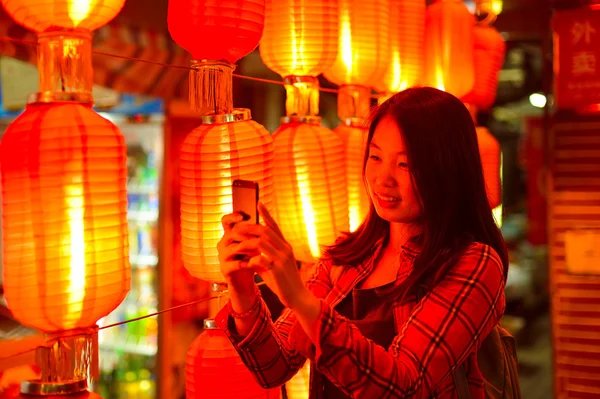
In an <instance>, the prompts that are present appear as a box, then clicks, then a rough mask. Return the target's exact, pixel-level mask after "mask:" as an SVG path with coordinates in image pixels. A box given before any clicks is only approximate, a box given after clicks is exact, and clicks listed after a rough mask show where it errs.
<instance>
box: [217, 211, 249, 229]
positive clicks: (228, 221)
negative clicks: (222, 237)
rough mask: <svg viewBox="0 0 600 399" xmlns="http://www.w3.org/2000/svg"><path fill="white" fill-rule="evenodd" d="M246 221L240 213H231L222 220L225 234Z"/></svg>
mask: <svg viewBox="0 0 600 399" xmlns="http://www.w3.org/2000/svg"><path fill="white" fill-rule="evenodd" d="M243 220H244V217H243V216H242V215H240V214H239V213H229V214H227V215H225V216H223V217H222V218H221V224H222V225H223V229H224V230H225V232H227V231H229V230H231V229H232V228H233V226H235V224H236V223H239V222H241V221H243Z"/></svg>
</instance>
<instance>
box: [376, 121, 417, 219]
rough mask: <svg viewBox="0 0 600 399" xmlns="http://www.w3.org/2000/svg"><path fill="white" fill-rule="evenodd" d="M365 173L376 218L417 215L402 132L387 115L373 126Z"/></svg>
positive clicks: (397, 217)
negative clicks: (377, 216)
mask: <svg viewBox="0 0 600 399" xmlns="http://www.w3.org/2000/svg"><path fill="white" fill-rule="evenodd" d="M365 176H366V179H367V185H368V190H369V195H370V196H371V201H373V204H374V205H375V210H376V211H377V214H378V215H379V217H381V218H382V219H384V220H387V221H388V222H390V223H414V222H415V221H417V220H418V219H419V218H420V217H421V213H422V211H421V207H420V205H419V200H418V194H417V193H416V192H415V190H414V189H413V184H412V179H411V172H410V168H409V166H408V163H407V158H406V147H405V146H404V140H403V139H402V132H401V131H400V129H399V128H398V126H397V125H396V122H395V121H394V119H393V118H391V117H389V116H385V117H383V118H382V119H381V120H380V121H379V123H378V124H377V127H376V128H375V131H374V133H373V139H372V140H371V143H370V145H369V154H368V159H367V165H366V169H365Z"/></svg>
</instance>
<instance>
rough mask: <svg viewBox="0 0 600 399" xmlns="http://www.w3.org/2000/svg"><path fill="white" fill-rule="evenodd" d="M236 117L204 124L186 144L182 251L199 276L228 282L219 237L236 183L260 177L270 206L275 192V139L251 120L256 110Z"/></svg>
mask: <svg viewBox="0 0 600 399" xmlns="http://www.w3.org/2000/svg"><path fill="white" fill-rule="evenodd" d="M238 116H245V117H246V120H243V121H238V122H233V123H215V124H203V125H201V126H200V127H198V128H196V129H194V130H192V132H191V133H190V134H189V135H188V136H187V137H186V138H185V140H184V142H183V145H182V146H181V156H180V184H181V253H182V258H183V264H184V266H185V268H186V269H187V270H188V271H189V272H190V273H191V274H192V275H193V276H194V277H198V278H201V279H204V280H209V281H213V282H222V281H223V276H222V275H221V271H220V268H219V259H218V253H217V242H218V241H219V240H220V239H221V236H222V235H223V227H222V226H221V217H222V216H223V215H225V214H227V213H231V212H232V199H231V184H232V183H233V181H234V180H236V179H244V180H252V181H256V182H258V185H259V194H260V198H261V201H262V202H263V203H264V204H265V205H266V206H267V208H269V207H270V206H271V196H272V192H273V158H274V154H273V140H272V138H271V134H270V133H269V132H268V131H267V130H266V129H265V128H264V127H263V126H261V125H259V124H258V123H256V122H254V121H252V120H250V119H249V118H250V111H248V110H246V111H244V112H243V113H239V114H238Z"/></svg>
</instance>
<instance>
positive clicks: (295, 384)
mask: <svg viewBox="0 0 600 399" xmlns="http://www.w3.org/2000/svg"><path fill="white" fill-rule="evenodd" d="M309 385H310V362H306V363H304V366H302V368H301V369H300V370H298V372H297V373H296V375H295V376H293V377H292V378H291V379H290V380H289V381H288V382H287V383H286V384H285V392H286V393H287V397H288V398H289V399H308V394H309Z"/></svg>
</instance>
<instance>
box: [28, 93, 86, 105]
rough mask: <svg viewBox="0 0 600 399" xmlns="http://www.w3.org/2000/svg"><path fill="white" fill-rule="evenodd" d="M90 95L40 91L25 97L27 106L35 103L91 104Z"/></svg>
mask: <svg viewBox="0 0 600 399" xmlns="http://www.w3.org/2000/svg"><path fill="white" fill-rule="evenodd" d="M93 102H94V96H93V95H92V93H69V92H66V91H42V92H38V93H32V94H30V95H29V96H28V97H27V104H37V103H82V104H92V103H93Z"/></svg>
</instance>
